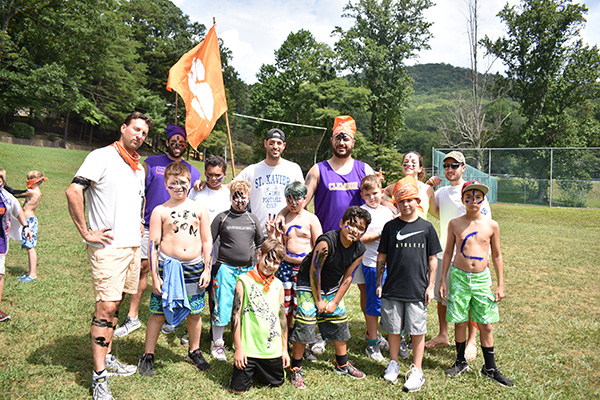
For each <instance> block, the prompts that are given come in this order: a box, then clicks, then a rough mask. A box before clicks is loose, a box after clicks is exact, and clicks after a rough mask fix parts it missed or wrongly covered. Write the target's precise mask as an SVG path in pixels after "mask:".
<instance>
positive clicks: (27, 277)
mask: <svg viewBox="0 0 600 400" xmlns="http://www.w3.org/2000/svg"><path fill="white" fill-rule="evenodd" d="M34 281H37V276H36V277H35V278H32V277H31V276H29V275H27V274H25V276H24V277H22V278H19V282H20V283H27V282H34Z"/></svg>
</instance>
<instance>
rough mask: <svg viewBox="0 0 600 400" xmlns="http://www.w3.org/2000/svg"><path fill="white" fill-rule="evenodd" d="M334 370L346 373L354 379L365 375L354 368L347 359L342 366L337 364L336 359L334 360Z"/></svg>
mask: <svg viewBox="0 0 600 400" xmlns="http://www.w3.org/2000/svg"><path fill="white" fill-rule="evenodd" d="M335 372H337V373H338V374H340V375H348V376H349V377H351V378H354V379H362V378H364V377H365V376H366V375H365V373H364V372H362V371H361V370H359V369H357V368H355V367H354V365H352V364H351V363H350V361H348V362H347V363H346V364H344V365H342V366H339V365H338V363H337V361H336V362H335Z"/></svg>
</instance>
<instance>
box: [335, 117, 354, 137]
mask: <svg viewBox="0 0 600 400" xmlns="http://www.w3.org/2000/svg"><path fill="white" fill-rule="evenodd" d="M340 133H345V134H346V135H348V136H350V137H351V138H352V139H354V135H355V134H356V121H354V118H352V117H351V116H349V115H340V116H339V117H337V118H336V119H335V121H334V123H333V134H332V135H331V136H332V137H336V136H337V135H339V134H340Z"/></svg>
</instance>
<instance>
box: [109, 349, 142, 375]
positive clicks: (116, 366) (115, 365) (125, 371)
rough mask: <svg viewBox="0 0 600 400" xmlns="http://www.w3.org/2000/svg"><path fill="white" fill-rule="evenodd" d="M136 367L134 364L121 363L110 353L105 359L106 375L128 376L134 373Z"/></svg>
mask: <svg viewBox="0 0 600 400" xmlns="http://www.w3.org/2000/svg"><path fill="white" fill-rule="evenodd" d="M135 371H137V367H136V366H135V365H127V364H122V363H121V362H120V361H119V360H117V358H116V357H115V356H114V355H112V354H110V358H108V359H107V361H106V372H107V373H108V376H115V375H119V376H129V375H133V374H135Z"/></svg>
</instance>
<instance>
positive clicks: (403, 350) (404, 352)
mask: <svg viewBox="0 0 600 400" xmlns="http://www.w3.org/2000/svg"><path fill="white" fill-rule="evenodd" d="M398 357H400V358H401V359H403V360H406V359H408V349H407V348H406V342H405V341H404V338H402V339H401V340H400V348H399V349H398Z"/></svg>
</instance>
